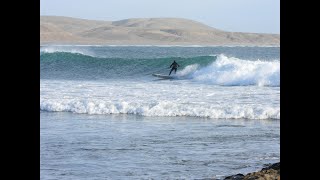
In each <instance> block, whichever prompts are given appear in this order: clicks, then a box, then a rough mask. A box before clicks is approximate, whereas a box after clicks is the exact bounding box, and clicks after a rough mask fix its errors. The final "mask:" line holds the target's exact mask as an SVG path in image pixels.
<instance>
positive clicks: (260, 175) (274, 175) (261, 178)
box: [224, 162, 280, 180]
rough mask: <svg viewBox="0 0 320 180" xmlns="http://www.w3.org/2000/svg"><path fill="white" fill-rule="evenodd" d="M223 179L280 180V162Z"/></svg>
mask: <svg viewBox="0 0 320 180" xmlns="http://www.w3.org/2000/svg"><path fill="white" fill-rule="evenodd" d="M224 180H280V162H278V163H275V164H271V165H269V166H268V167H266V168H262V169H261V171H258V172H252V173H248V174H246V175H243V174H236V175H232V176H228V177H226V178H225V179H224Z"/></svg>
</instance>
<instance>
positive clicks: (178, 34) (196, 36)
mask: <svg viewBox="0 0 320 180" xmlns="http://www.w3.org/2000/svg"><path fill="white" fill-rule="evenodd" d="M40 44H41V45H45V44H106V45H108V44H115V45H117V44H118V45H121V44H124V45H134V44H135V45H275V46H279V45H280V35H279V34H261V33H242V32H226V31H222V30H219V29H215V28H213V27H209V26H207V25H205V24H202V23H199V22H196V21H193V20H188V19H181V18H135V19H125V20H120V21H96V20H85V19H77V18H70V17H60V16H40Z"/></svg>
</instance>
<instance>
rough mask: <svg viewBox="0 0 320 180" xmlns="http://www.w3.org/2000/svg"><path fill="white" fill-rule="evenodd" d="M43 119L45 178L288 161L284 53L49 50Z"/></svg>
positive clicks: (200, 174)
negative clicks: (283, 147) (283, 157)
mask: <svg viewBox="0 0 320 180" xmlns="http://www.w3.org/2000/svg"><path fill="white" fill-rule="evenodd" d="M173 60H175V61H176V62H177V63H178V64H179V65H180V67H179V68H178V71H177V73H176V74H173V75H172V76H173V77H174V79H170V80H163V79H159V78H156V77H153V76H152V73H161V74H166V75H167V74H168V73H169V71H170V68H169V66H170V64H171V63H172V61H173ZM40 117H41V118H40V119H41V128H40V133H41V134H40V135H41V136H40V137H41V140H40V145H41V148H40V175H41V179H199V178H200V179H201V178H217V179H219V178H223V177H224V176H227V175H232V174H236V173H248V172H251V171H256V170H259V169H261V168H262V167H263V165H264V164H267V163H273V162H278V161H279V160H280V147H279V144H280V48H279V47H218V46H217V47H201V46H193V47H192V46H191V47H182V46H43V47H41V48H40Z"/></svg>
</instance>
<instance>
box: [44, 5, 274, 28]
mask: <svg viewBox="0 0 320 180" xmlns="http://www.w3.org/2000/svg"><path fill="white" fill-rule="evenodd" d="M40 15H53V16H67V17H75V18H83V19H92V20H106V21H116V20H122V19H129V18H165V17H174V18H185V19H191V20H195V21H198V22H201V23H204V24H206V25H208V26H211V27H214V28H217V29H221V30H225V31H231V32H254V33H274V34H280V0H40Z"/></svg>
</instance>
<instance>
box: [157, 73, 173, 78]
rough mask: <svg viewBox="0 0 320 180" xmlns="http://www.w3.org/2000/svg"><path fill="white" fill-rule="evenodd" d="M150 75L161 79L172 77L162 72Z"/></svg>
mask: <svg viewBox="0 0 320 180" xmlns="http://www.w3.org/2000/svg"><path fill="white" fill-rule="evenodd" d="M152 76H155V77H158V78H162V79H173V78H174V77H173V76H168V75H163V74H152Z"/></svg>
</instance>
